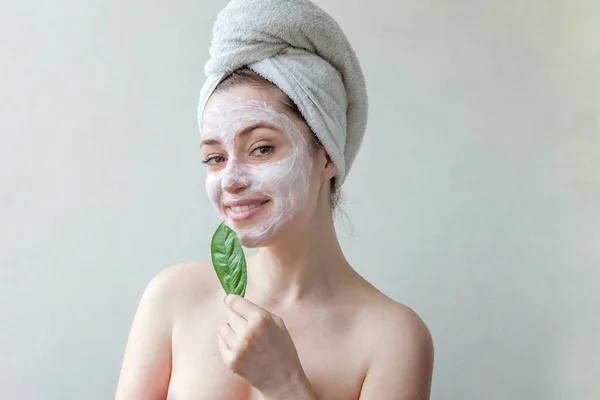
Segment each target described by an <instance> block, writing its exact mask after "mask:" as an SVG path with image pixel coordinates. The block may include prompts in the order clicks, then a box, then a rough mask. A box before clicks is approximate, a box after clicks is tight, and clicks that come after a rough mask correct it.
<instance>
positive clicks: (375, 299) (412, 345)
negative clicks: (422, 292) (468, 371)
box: [363, 292, 433, 356]
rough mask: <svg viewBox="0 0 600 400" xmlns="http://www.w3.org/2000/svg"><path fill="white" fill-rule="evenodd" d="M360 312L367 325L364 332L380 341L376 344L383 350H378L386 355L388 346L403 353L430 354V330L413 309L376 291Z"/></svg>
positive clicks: (431, 350)
mask: <svg viewBox="0 0 600 400" xmlns="http://www.w3.org/2000/svg"><path fill="white" fill-rule="evenodd" d="M363 313H364V314H365V315H364V318H366V319H368V321H369V322H370V323H369V324H368V325H367V326H368V328H367V329H369V330H371V331H372V332H371V334H372V335H374V336H375V337H378V338H379V339H380V341H378V342H379V343H381V347H382V348H381V349H379V350H382V351H385V352H388V351H389V350H390V349H389V345H390V344H394V345H395V346H396V348H398V349H403V350H404V351H407V350H410V351H417V352H422V353H431V356H432V355H433V339H432V336H431V333H430V331H429V328H428V327H427V325H426V324H425V322H424V321H423V319H421V317H420V316H419V315H418V314H417V313H416V312H415V311H414V310H413V309H412V308H410V307H408V306H407V305H404V304H402V303H399V302H396V301H395V300H393V299H391V298H389V297H387V296H386V295H384V294H383V293H381V292H378V293H377V294H374V295H373V296H372V299H371V300H370V301H369V302H368V305H367V306H366V307H365V309H364V310H363ZM374 350H376V351H377V350H378V349H374ZM424 355H425V354H424Z"/></svg>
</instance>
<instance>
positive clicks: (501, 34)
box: [0, 0, 600, 400]
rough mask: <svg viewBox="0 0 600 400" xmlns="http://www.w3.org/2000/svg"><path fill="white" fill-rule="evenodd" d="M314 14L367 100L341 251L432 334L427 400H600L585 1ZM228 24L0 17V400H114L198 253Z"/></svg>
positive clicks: (210, 214)
mask: <svg viewBox="0 0 600 400" xmlns="http://www.w3.org/2000/svg"><path fill="white" fill-rule="evenodd" d="M318 4H319V5H321V6H322V7H323V8H325V10H326V11H328V12H329V13H330V14H331V15H332V16H333V17H334V18H335V19H336V20H338V21H339V23H340V25H341V26H342V27H343V29H344V30H345V31H346V33H347V35H348V37H349V39H350V41H351V42H352V43H353V45H354V46H355V49H356V52H357V53H358V56H359V58H360V59H361V61H362V66H363V69H364V72H365V75H366V80H367V85H368V89H369V96H370V118H369V124H368V130H367V134H366V137H365V142H364V146H363V148H362V150H361V152H360V153H359V155H358V158H357V161H356V163H355V165H354V167H353V170H352V171H351V172H350V175H349V177H348V181H347V183H346V184H345V186H344V191H345V194H346V202H345V204H344V210H345V211H346V213H347V214H348V216H349V219H350V222H351V224H352V226H353V228H354V231H353V230H352V228H351V227H350V226H349V225H348V224H347V223H344V222H342V223H340V224H339V226H340V237H341V240H342V244H343V248H344V250H345V252H346V254H347V257H348V258H349V260H350V262H351V263H352V265H353V266H354V267H355V268H356V269H357V270H358V271H359V272H360V273H361V274H363V275H364V276H365V277H366V278H367V279H368V280H370V281H371V282H372V283H373V284H374V285H376V286H377V287H378V288H380V289H381V290H382V291H383V292H385V293H386V294H388V295H389V296H391V297H392V298H394V299H395V300H397V301H400V302H403V303H405V304H407V305H409V306H411V307H412V308H413V309H415V310H416V311H417V312H418V313H419V314H420V315H421V317H422V318H423V319H424V320H425V322H426V323H427V324H428V326H429V328H430V329H431V332H432V334H433V337H434V342H435V349H436V362H435V372H434V382H433V393H432V398H433V399H439V400H442V399H450V400H460V399H478V400H479V399H486V400H487V399H489V400H496V399H511V400H512V399H523V400H531V399H540V400H558V399H569V400H571V399H577V400H585V399H590V400H591V399H599V398H600V383H599V379H598V378H599V377H600V367H599V361H598V360H599V359H600V358H599V357H598V356H599V354H600V344H599V342H600V339H599V338H600V317H599V315H600V311H599V310H600V294H599V293H598V292H600V130H599V125H600V99H599V90H600V53H599V51H600V3H598V2H597V1H595V0H589V1H585V0H568V1H567V0H563V1H560V0H556V1H542V0H526V1H523V0H507V1H494V2H492V1H487V2H475V1H467V0H459V1H451V2H450V1H447V2H426V1H422V0H406V1H398V2H391V1H384V0H371V1H358V0H354V1H348V0H322V1H319V2H318ZM224 5H225V1H210V2H208V1H199V0H196V1H191V0H178V1H169V2H167V1H156V0H151V1H144V2H141V1H129V2H121V1H115V0H110V1H109V0H93V1H74V0H46V1H42V0H37V1H21V2H16V1H13V0H8V1H7V0H3V1H2V6H1V8H0V139H1V145H0V388H2V389H1V390H2V393H1V394H0V397H2V398H3V399H4V398H6V399H18V400H29V399H32V400H33V399H35V400H37V399H86V400H95V399H98V400H100V399H102V400H104V399H109V398H112V397H113V396H114V391H115V388H116V382H117V378H118V374H119V368H120V363H121V358H122V355H123V351H124V347H125V343H126V339H127V335H128V332H129V327H130V324H131V321H132V318H133V314H134V312H135V309H136V306H137V302H138V300H139V298H140V295H141V293H142V291H143V289H144V287H145V285H146V284H147V283H148V281H149V280H150V279H151V278H152V277H153V276H154V275H155V274H156V273H157V272H159V271H160V270H162V269H164V268H166V267H168V266H169V265H172V264H175V263H179V262H182V261H187V260H197V259H208V258H209V242H210V237H211V234H212V232H213V230H214V228H215V227H216V224H217V222H218V220H217V217H216V215H215V213H214V211H213V209H212V208H211V206H210V204H209V202H208V200H207V198H206V195H205V192H204V170H203V166H202V165H201V163H200V159H201V156H200V150H199V147H198V145H199V135H198V130H197V125H196V106H197V98H198V93H199V90H200V87H201V85H202V83H203V81H204V75H203V66H204V63H205V62H206V60H207V58H208V48H209V43H210V35H211V29H212V24H213V22H214V19H215V17H216V14H217V12H218V11H219V10H220V9H221V8H222V7H223V6H224ZM365 340H369V338H365Z"/></svg>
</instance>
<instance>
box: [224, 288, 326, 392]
mask: <svg viewBox="0 0 600 400" xmlns="http://www.w3.org/2000/svg"><path fill="white" fill-rule="evenodd" d="M225 304H226V305H227V323H225V324H224V325H222V326H220V327H219V328H218V331H217V340H218V343H219V350H220V352H221V356H222V357H223V361H225V364H226V365H227V366H228V367H229V369H231V371H232V372H234V373H236V374H238V375H240V376H241V377H242V378H244V379H245V380H246V382H248V383H249V384H250V385H252V386H254V387H255V388H256V389H258V390H259V391H260V392H261V393H262V394H263V396H264V398H265V399H268V398H274V399H275V398H287V399H295V398H297V399H305V398H306V399H311V398H314V397H313V396H312V389H311V387H310V383H309V382H308V379H307V378H306V375H305V373H304V370H303V369H302V365H301V364H300V359H299V358H298V352H297V351H296V346H294V342H293V341H292V338H291V336H290V334H289V332H288V330H287V328H286V327H285V325H284V323H283V320H282V319H281V318H280V317H278V316H277V315H273V314H271V313H270V312H268V311H267V310H265V309H263V308H261V307H259V306H257V305H256V304H254V303H252V302H251V301H249V300H246V299H245V298H243V297H241V296H236V295H229V296H227V297H226V298H225Z"/></svg>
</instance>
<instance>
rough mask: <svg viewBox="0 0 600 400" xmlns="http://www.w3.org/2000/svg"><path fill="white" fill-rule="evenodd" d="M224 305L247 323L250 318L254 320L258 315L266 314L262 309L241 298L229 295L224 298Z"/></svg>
mask: <svg viewBox="0 0 600 400" xmlns="http://www.w3.org/2000/svg"><path fill="white" fill-rule="evenodd" d="M225 304H227V306H228V307H229V308H231V309H232V310H233V311H235V312H236V313H237V314H239V315H240V316H241V317H242V318H244V319H245V320H246V321H249V320H250V319H252V318H256V317H257V316H259V315H262V314H264V313H265V312H266V313H268V311H267V310H265V309H264V308H262V307H259V306H257V305H256V304H254V303H253V302H251V301H250V300H247V299H245V298H243V297H242V296H238V295H234V294H230V295H229V296H227V297H226V298H225Z"/></svg>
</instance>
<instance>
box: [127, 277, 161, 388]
mask: <svg viewBox="0 0 600 400" xmlns="http://www.w3.org/2000/svg"><path fill="white" fill-rule="evenodd" d="M169 273H170V271H169V269H167V270H165V271H163V272H161V273H159V274H158V275H157V276H155V277H154V278H153V279H152V280H151V281H150V283H149V284H148V286H147V287H146V289H145V291H144V294H143V295H142V298H141V300H140V303H139V306H138V309H137V312H136V314H135V317H134V320H133V324H132V326H131V331H130V333H129V339H128V341H127V347H126V349H125V355H124V357H123V363H122V366H121V374H120V377H119V383H118V386H117V394H116V399H117V400H119V399H127V400H138V399H139V400H142V399H144V400H147V399H166V397H167V390H168V387H169V381H170V377H171V331H172V309H171V308H172V307H171V303H170V302H169V294H170V282H169Z"/></svg>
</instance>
